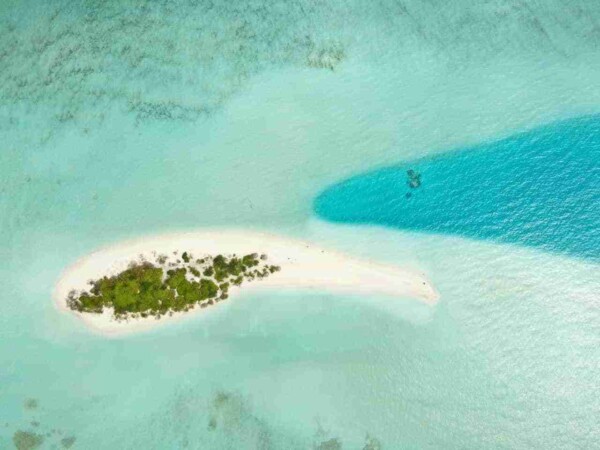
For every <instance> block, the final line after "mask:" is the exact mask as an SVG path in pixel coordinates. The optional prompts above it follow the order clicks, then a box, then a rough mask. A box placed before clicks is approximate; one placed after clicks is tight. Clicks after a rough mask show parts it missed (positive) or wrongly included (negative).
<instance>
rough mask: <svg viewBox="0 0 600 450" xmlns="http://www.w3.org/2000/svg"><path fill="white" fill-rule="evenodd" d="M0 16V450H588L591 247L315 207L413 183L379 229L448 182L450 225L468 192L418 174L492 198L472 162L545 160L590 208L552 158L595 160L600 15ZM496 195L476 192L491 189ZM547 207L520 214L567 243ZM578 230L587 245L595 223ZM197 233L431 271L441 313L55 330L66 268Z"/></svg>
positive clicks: (370, 311)
mask: <svg viewBox="0 0 600 450" xmlns="http://www.w3.org/2000/svg"><path fill="white" fill-rule="evenodd" d="M0 19H1V20H0V136H1V137H2V139H1V143H0V281H1V283H2V289H1V290H0V305H1V306H2V314H0V448H2V449H4V448H9V449H10V448H13V447H14V445H13V437H14V436H15V433H17V432H18V431H26V432H31V433H36V434H38V435H39V437H40V439H43V442H42V443H41V444H40V446H39V448H42V449H51V448H61V447H64V446H65V445H67V444H69V443H70V442H71V441H65V442H64V443H63V442H61V440H62V439H63V438H65V437H74V438H75V441H74V444H73V446H72V447H71V448H76V449H77V448H79V449H86V450H87V449H91V450H94V449H99V450H104V449H111V450H114V449H139V448H145V449H160V450H162V449H203V450H204V449H216V450H222V449H236V450H237V449H249V450H251V449H314V448H318V449H327V448H329V449H337V448H340V447H341V448H342V449H345V450H346V449H369V448H378V447H377V445H376V444H375V443H374V442H375V441H371V444H370V446H369V445H368V441H367V434H368V435H369V436H371V437H372V438H373V439H376V440H377V442H379V444H380V447H381V448H384V449H398V448H410V449H413V448H414V449H421V448H461V449H462V448H469V449H470V448H473V449H479V448H498V449H509V448H510V449H514V448H519V449H530V448H543V449H550V448H556V449H565V448H574V449H575V448H577V449H581V448H586V449H587V448H594V447H595V446H597V443H598V442H600V430H599V427H598V420H597V412H598V410H600V403H599V399H598V396H597V395H595V393H596V392H598V390H599V383H598V375H597V374H598V363H597V362H598V361H599V360H600V329H599V327H598V324H599V323H600V313H599V311H600V308H599V307H598V306H599V304H598V302H599V299H598V292H600V273H599V268H598V265H597V262H596V261H594V254H593V251H591V250H590V248H591V247H590V246H589V243H581V242H580V241H578V240H577V239H571V237H573V236H571V235H567V234H565V235H564V237H565V239H562V237H563V234H562V233H561V234H560V235H554V234H549V235H543V239H541V241H539V242H537V241H535V236H532V235H531V234H529V235H528V234H527V233H526V229H525V228H523V227H521V228H519V226H517V227H516V230H517V231H519V233H520V234H519V236H518V237H521V238H522V237H523V236H526V237H527V236H528V239H529V241H528V242H526V243H528V244H530V245H505V244H506V242H500V238H501V237H502V236H504V237H506V235H502V234H494V233H493V232H490V233H489V234H488V235H486V236H483V235H481V234H477V233H471V232H470V231H468V230H469V228H468V226H471V229H473V227H475V225H474V224H473V223H470V222H468V221H467V223H464V222H461V225H462V226H464V227H465V228H464V229H463V228H461V229H458V228H455V229H454V230H447V229H442V228H438V229H430V230H429V232H427V233H421V232H420V231H421V230H422V229H423V222H420V223H417V224H415V225H414V227H403V228H402V229H400V228H397V227H395V224H392V223H386V224H384V225H394V226H392V227H385V226H381V225H382V224H381V223H379V225H378V226H374V227H371V226H366V224H362V225H360V226H357V225H354V224H340V223H332V222H324V221H319V220H317V219H316V218H315V217H314V216H315V214H314V210H313V205H314V202H315V199H317V198H318V197H319V195H320V194H322V193H323V192H331V191H328V189H330V188H331V187H332V186H336V185H337V184H338V183H344V180H348V179H350V178H351V177H355V176H358V177H359V178H358V180H360V179H363V174H365V173H368V174H369V173H371V171H372V170H374V169H379V168H384V167H390V166H398V165H401V166H403V165H404V164H405V163H404V162H406V161H411V164H413V162H415V163H416V164H417V165H421V164H423V167H419V170H421V171H422V172H423V178H422V180H423V185H422V187H421V188H419V189H418V190H416V191H415V192H413V197H412V198H411V200H410V202H412V203H407V204H405V203H398V201H400V199H398V198H396V197H395V195H394V196H391V197H389V198H390V200H391V201H392V204H393V205H394V204H395V205H396V207H400V208H404V207H412V206H413V205H415V204H418V203H419V202H423V203H427V202H438V201H439V199H440V195H441V191H440V190H439V188H441V187H442V185H444V183H448V182H450V183H451V184H452V188H453V189H456V190H457V193H461V194H464V195H465V197H462V195H458V199H457V201H462V202H464V201H465V199H468V198H469V195H473V194H474V193H475V191H473V190H467V191H463V190H462V188H463V187H465V184H466V185H467V186H468V185H469V184H468V183H462V181H463V180H462V178H461V177H460V174H459V175H457V176H456V177H454V176H452V177H450V178H448V177H445V176H441V174H440V176H439V177H438V176H434V177H431V176H430V175H431V173H430V172H429V170H430V169H431V170H434V169H435V170H438V171H444V170H445V167H446V165H447V164H448V163H450V164H456V165H457V166H461V167H462V166H463V165H467V166H469V170H468V172H470V173H479V174H483V173H484V172H485V171H483V170H482V168H481V167H478V165H477V164H476V162H477V161H480V158H482V157H483V156H482V155H484V156H485V158H483V159H486V160H487V159H488V158H489V159H490V160H491V161H493V164H497V165H498V167H513V166H512V164H514V163H515V160H514V158H513V159H511V158H508V159H507V160H506V161H505V160H504V159H503V158H500V157H498V158H495V157H494V155H493V152H495V151H499V152H503V151H506V152H508V153H510V152H511V150H510V149H511V148H512V147H511V143H515V142H522V143H524V145H523V148H522V150H523V151H526V152H528V153H527V155H528V157H527V158H523V161H521V162H520V164H522V165H523V166H527V167H536V170H537V168H538V167H539V165H538V164H536V163H535V162H532V161H529V159H534V158H533V156H534V154H536V152H538V151H540V150H543V149H547V148H550V149H554V150H552V151H550V152H548V153H545V152H542V153H541V154H540V155H541V157H543V158H544V160H548V161H550V163H551V164H550V166H551V167H552V168H554V165H555V164H556V161H557V159H558V160H562V162H564V164H566V165H567V167H569V172H568V174H569V175H570V174H571V173H574V172H577V173H578V176H577V177H576V178H577V183H575V182H574V183H570V184H569V183H563V184H561V189H562V190H561V192H563V194H564V195H566V196H567V197H568V198H569V199H576V200H579V199H580V198H581V197H582V196H583V195H582V194H581V193H578V192H577V191H576V188H577V187H578V186H579V187H580V188H581V189H582V191H584V188H585V189H588V190H589V189H592V192H589V193H590V194H593V190H594V189H596V187H597V184H595V183H597V177H596V178H593V177H591V176H587V175H593V173H594V172H593V170H594V167H596V166H590V165H592V164H593V163H594V161H595V159H594V158H593V154H592V155H591V156H590V155H587V156H584V154H583V152H582V153H577V154H573V153H572V152H567V150H566V147H567V145H566V143H569V142H576V143H577V148H578V149H583V150H587V153H592V151H593V150H594V148H595V147H594V146H593V145H595V144H594V142H596V143H597V141H594V139H597V128H596V125H595V123H596V122H595V120H597V119H595V116H594V114H598V112H600V90H599V89H598V83H597V80H599V79H600V56H599V51H598V27H597V24H598V23H600V3H598V2H590V1H589V0H572V1H570V2H559V1H556V2H554V1H547V2H536V3H524V2H521V1H516V0H515V1H512V0H500V1H496V2H470V1H466V0H465V1H454V2H450V3H449V2H441V1H440V2H438V1H432V2H424V1H420V0H404V1H400V2H396V1H394V2H391V1H387V0H378V1H362V0H349V1H331V2H314V1H312V0H308V1H299V2H294V3H293V4H291V3H281V2H276V1H270V0H264V1H239V2H231V1H225V0H223V1H219V0H217V1H201V0H200V1H199V0H186V1H178V2H172V1H161V2H155V1H145V0H135V1H102V2H100V1H95V0H76V1H73V0H63V1H61V0H52V1H47V2H37V1H23V0H7V1H3V2H0ZM577 117H587V119H585V121H584V122H578V121H572V122H569V121H567V122H564V123H563V124H562V125H559V126H556V123H557V121H564V120H566V119H573V118H577ZM541 125H547V128H542V129H539V127H540V126H541ZM527 130H534V131H533V134H524V135H523V134H519V133H523V132H526V131H527ZM557 130H558V131H557ZM510 136H513V137H510ZM536 136H538V137H539V138H540V141H539V142H557V143H559V144H561V145H557V146H550V147H543V148H542V147H539V146H538V145H537V144H536V143H535V142H533V141H534V140H535V137H536ZM506 137H509V138H508V140H503V139H504V138H506ZM525 144H527V145H525ZM503 146H504V147H503ZM459 149H464V151H461V150H459ZM555 151H556V152H558V157H557V154H556V153H554V152H555ZM446 153H447V155H445V154H446ZM435 155H438V157H437V158H434V156H435ZM530 156H531V158H529V157H530ZM438 158H439V159H438ZM454 162H455V163H454ZM575 164H579V165H580V166H581V167H587V168H588V170H587V171H584V170H579V169H578V168H573V167H574V165H575ZM426 169H427V170H426ZM389 173H390V176H391V179H394V177H395V176H396V172H395V170H393V169H392V170H391V171H390V172H389ZM535 173H538V172H537V171H536V172H535ZM582 173H585V174H587V175H586V178H584V179H583V180H582V179H581V177H582V176H583V175H582ZM485 175H486V176H483V175H482V177H481V178H483V179H479V180H476V183H480V185H481V186H484V187H486V192H490V193H494V192H495V191H494V189H493V188H494V185H495V184H494V182H493V180H494V179H496V178H495V177H499V178H498V179H499V180H500V181H502V182H506V173H505V172H503V171H498V173H496V171H494V170H493V169H491V170H490V171H488V172H485ZM543 175H544V177H548V178H549V179H552V180H555V181H556V182H558V181H560V182H562V181H563V178H562V177H563V175H566V173H565V174H563V173H560V171H558V168H557V171H554V170H551V171H550V172H549V173H543ZM368 177H369V176H367V178H368ZM527 180H529V182H530V184H527ZM594 180H596V181H594ZM524 183H525V184H526V186H525V187H527V186H529V187H531V188H533V187H538V188H542V187H543V186H544V184H543V183H541V182H540V180H538V178H537V177H533V178H532V177H529V178H526V179H525V180H524ZM400 184H401V188H402V194H404V193H405V192H406V186H405V184H404V183H400ZM497 185H498V186H502V185H503V184H502V183H497ZM342 186H344V184H342ZM333 189H334V190H335V189H336V188H335V187H334V188H333ZM502 192H504V191H502ZM502 192H497V195H500V194H502ZM550 192H554V191H552V190H543V189H542V190H540V191H535V190H534V191H533V192H531V193H532V194H535V195H537V196H538V197H536V198H538V199H541V200H542V201H541V203H540V204H539V205H537V206H535V207H536V208H539V209H538V210H537V211H538V212H539V213H540V214H542V215H543V214H548V217H554V218H556V215H555V213H554V211H549V210H548V203H547V202H546V201H545V200H544V199H545V198H546V197H545V195H546V194H548V195H550ZM586 192H587V191H586ZM428 193H429V194H432V195H430V196H428V195H426V194H428ZM382 194H383V195H385V196H389V191H388V190H387V189H385V190H384V192H382ZM421 194H422V195H421ZM326 195H327V194H326ZM501 197H502V196H501ZM359 198H361V197H360V196H357V197H356V199H359ZM386 198H387V197H386ZM512 198H513V199H515V200H518V201H523V200H522V197H519V196H515V197H512ZM585 198H588V197H585ZM589 198H591V200H592V201H590V202H588V203H587V205H588V207H590V206H593V205H594V203H593V200H594V197H593V196H592V197H589ZM596 198H597V197H596ZM403 200H404V199H403V198H402V201H403ZM454 200H455V199H453V198H448V202H452V201H454ZM501 200H503V202H504V200H505V198H504V197H502V198H501ZM503 202H501V203H500V204H501V205H505V207H508V206H510V202H504V203H503ZM575 203H576V206H575V207H574V210H575V211H580V212H583V213H585V211H586V210H585V208H584V206H585V205H582V204H581V203H582V202H577V201H576V202H575ZM436 204H437V203H436ZM507 205H508V206H507ZM338 206H339V210H338V211H339V212H342V211H343V206H344V205H338ZM346 206H347V207H348V208H354V206H355V204H354V203H352V202H347V203H346ZM367 206H368V207H370V206H371V205H367ZM373 206H375V207H377V208H378V207H379V199H375V201H374V202H373ZM444 206H447V205H446V204H444ZM528 206H530V207H531V205H528ZM563 206H564V205H563V204H562V203H560V204H559V207H563ZM464 207H465V208H467V209H468V210H469V211H473V209H471V205H466V206H464ZM581 208H583V209H581ZM534 209H535V208H534ZM505 211H506V210H505ZM508 211H510V208H509V209H508ZM587 211H591V212H593V210H589V209H588V210H587ZM421 213H422V211H421ZM432 214H437V212H432ZM565 214H567V215H569V214H572V211H571V210H569V211H567V212H566V213H565ZM412 217H414V218H415V220H416V219H419V220H426V219H427V218H426V217H425V216H422V215H414V216H412ZM434 217H435V218H436V221H437V219H439V217H438V216H437V215H436V216H434ZM469 217H473V216H469ZM569 217H570V219H571V220H572V221H573V222H572V223H573V225H577V227H578V228H577V230H578V231H581V230H582V231H583V232H586V233H591V234H587V235H586V236H587V237H588V241H591V242H592V243H593V242H596V241H594V239H596V238H597V234H596V235H594V234H593V228H589V229H588V228H585V224H586V223H588V224H589V223H590V222H586V221H585V220H584V218H585V217H588V218H590V220H592V222H591V223H592V224H593V223H594V222H593V220H594V219H593V216H585V215H582V217H583V218H579V217H576V218H573V217H572V215H569ZM586 220H587V219H586ZM437 223H438V224H439V225H438V226H439V227H441V226H442V225H443V223H442V222H437ZM453 223H454V222H453ZM494 223H496V224H497V225H498V229H499V231H502V232H504V231H505V230H506V227H504V228H503V226H504V224H503V223H500V222H494ZM525 224H526V223H525ZM516 225H520V224H519V223H517V224H516ZM521 225H523V224H521ZM204 226H210V227H218V226H228V227H231V226H239V227H245V228H252V229H258V230H266V231H273V232H276V233H279V234H284V235H290V236H294V237H298V238H302V239H308V240H312V241H315V242H317V243H320V244H322V245H327V246H330V247H333V248H336V249H340V250H343V251H346V252H349V253H352V254H357V255H361V256H364V257H368V258H372V259H374V260H377V261H386V262H390V263H395V264H399V265H401V266H407V267H412V268H415V269H417V270H423V271H425V272H426V273H427V275H428V276H429V277H430V278H431V280H432V281H433V282H434V283H435V285H436V287H437V288H438V289H439V291H440V293H441V296H442V300H441V302H440V304H439V305H438V306H437V307H436V308H433V309H430V308H426V307H424V306H422V305H420V304H417V303H415V302H411V301H410V299H405V300H398V301H389V299H380V298H372V297H365V298H356V297H352V298H350V297H345V296H329V295H324V294H319V293H311V294H307V293H303V292H293V293H287V294H283V293H281V294H280V293H271V294H269V295H265V296H262V295H261V296H254V295H252V296H250V295H247V296H242V297H239V298H238V299H236V300H235V301H231V302H230V303H229V304H228V305H224V306H223V307H222V308H219V309H215V311H214V312H211V314H207V315H203V316H197V317H192V318H190V320H187V321H184V322H182V323H180V324H176V325H173V326H169V327H166V328H161V329H159V330H157V331H156V332H151V333H146V334H142V335H139V336H134V337H129V338H124V339H118V340H107V339H104V338H102V337H100V336H96V335H94V334H92V333H90V332H89V331H88V330H87V329H86V328H85V327H84V326H83V325H82V324H81V323H79V321H77V320H76V319H75V318H73V317H71V316H68V315H64V314H60V313H58V312H57V311H56V310H55V309H54V307H53V305H52V300H51V292H52V289H53V286H54V283H55V282H56V280H57V278H58V277H59V276H60V273H61V272H62V270H63V269H64V268H65V267H67V266H68V265H69V264H72V263H73V262H74V261H75V260H76V259H77V258H79V257H81V256H83V255H86V254H88V253H89V252H91V251H93V250H95V249H97V248H98V247H102V246H104V245H107V244H111V243H114V242H116V241H119V240H121V239H127V238H131V237H135V236H139V235H140V234H145V233H159V232H166V231H174V230H190V229H195V228H199V227H204ZM415 231H416V232H415ZM449 231H451V233H449ZM467 231H468V232H467ZM479 231H481V230H479ZM492 231H494V230H492ZM594 236H596V237H594ZM482 237H485V239H481V238H482ZM555 237H558V238H561V239H554V238H555ZM577 237H578V236H575V238H577ZM489 238H492V239H489ZM505 240H508V241H510V242H511V243H513V244H515V243H516V244H519V242H517V241H518V240H517V239H505ZM542 241H543V242H542ZM534 244H535V245H534ZM538 244H539V245H538ZM542 244H543V245H542ZM584 251H585V252H587V253H586V254H585V255H584V256H585V257H583V258H581V257H580V256H581V253H582V252H584ZM590 252H591V253H590ZM29 399H32V400H35V401H36V402H31V401H29ZM34 405H35V406H34ZM17 436H18V435H17Z"/></svg>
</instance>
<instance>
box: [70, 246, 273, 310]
mask: <svg viewBox="0 0 600 450" xmlns="http://www.w3.org/2000/svg"><path fill="white" fill-rule="evenodd" d="M153 260H154V261H148V260H146V258H145V257H144V256H143V255H140V257H139V258H138V260H137V261H132V262H131V263H129V266H128V267H127V269H125V270H123V271H121V272H119V273H117V274H114V275H112V276H104V277H102V278H99V279H97V280H90V281H88V284H89V285H90V288H89V290H81V291H77V290H71V291H70V292H69V295H68V296H67V299H66V303H67V306H68V307H69V308H70V309H72V310H74V311H77V312H79V313H92V314H102V313H103V312H104V310H105V308H108V309H110V310H112V313H113V316H114V318H115V319H117V320H123V319H130V318H147V317H150V316H152V317H154V318H156V319H160V318H161V317H162V316H164V315H166V314H169V315H173V313H175V312H182V311H183V312H187V311H189V310H191V309H194V308H195V307H196V306H200V307H201V308H206V307H207V306H210V305H214V304H215V303H217V302H220V301H223V300H226V299H227V298H228V296H229V289H230V286H241V285H242V283H243V282H244V281H246V282H250V281H255V280H262V279H263V278H266V277H268V276H269V275H271V274H273V273H275V272H278V271H280V270H281V268H280V266H276V265H272V264H271V265H270V264H267V262H266V261H267V255H266V254H262V255H260V256H259V255H258V253H250V254H247V255H244V256H242V257H238V256H237V255H235V254H234V255H231V256H224V255H221V254H219V255H216V256H214V257H213V256H209V255H204V256H202V257H201V258H195V257H194V256H193V255H192V253H191V252H187V251H185V252H183V253H182V254H181V255H180V256H179V252H178V251H174V252H173V254H172V255H166V254H157V253H156V252H153Z"/></svg>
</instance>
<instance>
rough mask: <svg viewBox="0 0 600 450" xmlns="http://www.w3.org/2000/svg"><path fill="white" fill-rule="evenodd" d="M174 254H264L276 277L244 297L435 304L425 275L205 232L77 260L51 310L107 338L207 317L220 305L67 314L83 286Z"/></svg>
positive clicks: (300, 246) (267, 237)
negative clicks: (124, 316)
mask: <svg viewBox="0 0 600 450" xmlns="http://www.w3.org/2000/svg"><path fill="white" fill-rule="evenodd" d="M173 251H179V252H183V251H187V252H191V253H192V254H193V255H195V256H198V257H201V256H203V255H206V254H212V255H216V254H219V253H223V254H233V253H236V254H238V255H241V254H246V253H255V252H256V253H266V254H267V255H268V257H269V264H276V265H279V266H281V271H280V272H277V273H275V274H273V275H271V276H270V277H268V278H266V279H263V280H256V281H253V282H246V283H244V284H243V285H242V286H241V288H239V290H243V291H245V292H250V291H255V290H259V289H286V288H287V289H294V290H298V289H309V290H317V291H325V292H332V293H348V294H353V295H361V294H365V295H368V294H375V295H386V296H391V297H411V298H416V299H419V300H421V301H424V302H425V303H428V304H435V303H436V301H437V299H438V298H439V295H438V293H437V292H436V290H435V289H434V288H433V286H432V285H431V283H430V282H429V281H428V280H427V279H426V278H425V276H424V274H421V273H418V272H414V271H410V270H405V269H402V268H400V267H396V266H392V265H384V264H379V263H374V262H372V261H368V260H364V259H357V258H355V257H352V256H348V255H344V254H342V253H338V252H335V251H331V250H327V249H324V248H320V247H317V246H315V245H313V244H311V243H309V242H303V241H298V240H294V239H289V238H283V237H278V236H276V235H272V234H265V233H257V232H249V231H239V230H231V231H227V230H205V231H200V232H189V233H176V234H166V235H155V236H146V237H141V238H139V239H136V240H132V241H126V242H122V243H118V244H116V245H112V246H109V247H106V248H103V249H100V250H98V251H96V252H94V253H92V254H90V255H88V256H86V257H84V258H81V259H80V260H78V261H77V262H75V264H73V265H72V266H70V267H68V268H67V269H66V270H65V271H64V272H63V273H62V275H61V277H60V279H59V280H58V282H57V284H56V286H55V289H54V292H53V299H54V303H55V306H56V307H57V308H58V309H59V310H60V311H62V312H65V313H70V314H74V315H76V316H77V317H79V318H80V319H81V320H83V321H84V323H85V324H86V325H87V326H88V327H90V328H91V329H92V330H93V331H96V332H99V333H101V334H103V335H106V336H117V335H123V334H130V333H134V332H139V331H144V330H148V329H150V328H154V327H156V326H160V325H164V324H167V323H169V322H173V321H174V320H179V319H181V318H183V317H186V316H190V315H193V314H196V313H199V314H206V313H208V312H209V311H210V310H211V309H213V308H217V307H219V306H220V304H219V305H216V306H213V307H211V308H207V309H202V310H201V309H200V308H196V309H194V311H190V312H187V313H175V314H173V315H172V316H164V317H162V318H161V319H160V320H156V319H154V318H147V319H141V318H140V319H131V320H129V321H120V322H117V321H115V320H113V318H112V312H111V311H105V313H104V314H80V313H77V312H74V311H71V310H70V309H68V308H67V305H66V297H67V295H68V293H69V292H70V291H71V290H72V289H76V290H83V289H88V288H89V285H88V284H87V282H88V280H90V279H97V278H99V277H101V276H104V275H112V274H114V273H118V272H120V271H122V270H124V269H125V268H126V267H127V265H128V264H129V263H130V262H131V261H133V260H136V259H138V257H139V256H140V255H143V256H144V257H146V258H147V259H148V260H152V259H153V253H154V252H156V253H158V254H161V253H164V254H172V253H173ZM238 295H239V293H238V289H232V290H231V299H232V301H235V298H236V297H237V296H238ZM228 301H230V300H228ZM199 311H202V312H201V313H200V312H199Z"/></svg>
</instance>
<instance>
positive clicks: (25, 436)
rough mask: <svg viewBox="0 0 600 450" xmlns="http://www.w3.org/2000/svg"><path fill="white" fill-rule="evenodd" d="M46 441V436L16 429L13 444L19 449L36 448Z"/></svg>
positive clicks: (29, 449)
mask: <svg viewBox="0 0 600 450" xmlns="http://www.w3.org/2000/svg"><path fill="white" fill-rule="evenodd" d="M43 443H44V436H42V435H41V434H37V433H32V432H31V431H22V430H19V431H16V432H15V434H14V435H13V444H15V447H16V448H17V450H35V449H36V448H39V447H40V446H41V445H42V444H43Z"/></svg>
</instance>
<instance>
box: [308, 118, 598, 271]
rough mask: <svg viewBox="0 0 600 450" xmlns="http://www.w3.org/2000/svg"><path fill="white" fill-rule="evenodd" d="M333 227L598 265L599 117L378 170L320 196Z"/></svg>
mask: <svg viewBox="0 0 600 450" xmlns="http://www.w3.org/2000/svg"><path fill="white" fill-rule="evenodd" d="M315 209H316V211H317V213H318V214H319V215H320V216H322V217H323V218H325V219H327V220H330V221H335V222H350V223H376V224H381V225H385V226H390V227H394V228H401V229H410V230H419V231H425V232H431V233H447V234H457V235H463V236H468V237H470V238H474V239H491V240H494V241H500V242H510V243H516V244H520V245H527V246H533V247H540V248H543V249H546V250H549V251H555V252H561V253H567V254H569V255H573V256H580V257H583V258H590V259H594V260H596V261H597V260H598V259H599V258H600V116H596V117H590V118H580V119H575V120H571V121H569V122H566V123H559V124H553V125H548V126H545V127H543V128H541V129H536V130H534V131H529V132H527V133H523V134H519V135H517V136H514V137H509V138H506V139H503V140H501V141H498V142H494V143H491V144H484V145H481V146H479V147H476V148H467V149H463V150H455V151H452V152H450V153H449V154H448V153H446V154H442V155H437V156H434V157H429V158H424V159H420V160H417V161H406V162H404V163H403V164H402V165H399V166H394V167H390V168H385V169H380V170H377V171H374V172H371V173H368V174H365V175H359V176H357V177H354V178H352V179H350V180H347V181H344V182H341V183H339V184H337V185H335V186H334V187H332V188H330V189H328V190H327V191H325V192H324V193H322V194H321V195H320V196H319V197H318V198H317V200H316V204H315Z"/></svg>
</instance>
